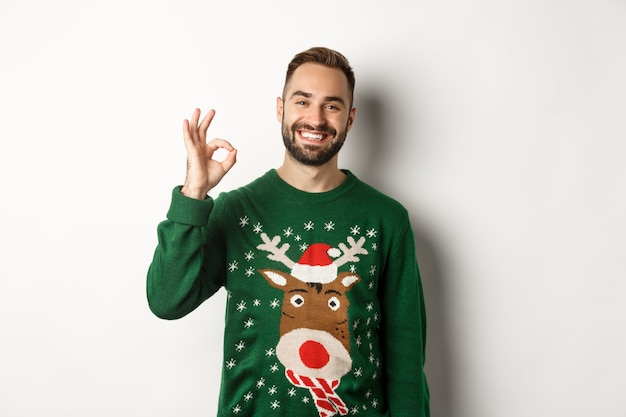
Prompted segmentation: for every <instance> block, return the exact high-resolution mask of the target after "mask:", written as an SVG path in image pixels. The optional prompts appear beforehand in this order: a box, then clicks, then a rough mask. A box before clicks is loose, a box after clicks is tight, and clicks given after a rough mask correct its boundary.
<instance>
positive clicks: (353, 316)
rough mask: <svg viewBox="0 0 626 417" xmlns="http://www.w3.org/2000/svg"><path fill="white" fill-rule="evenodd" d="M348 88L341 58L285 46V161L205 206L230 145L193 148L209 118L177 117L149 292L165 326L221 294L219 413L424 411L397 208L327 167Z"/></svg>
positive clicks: (419, 312) (417, 302) (229, 161)
mask: <svg viewBox="0 0 626 417" xmlns="http://www.w3.org/2000/svg"><path fill="white" fill-rule="evenodd" d="M353 91H354V74H353V71H352V69H351V67H350V65H349V63H348V61H347V60H346V58H345V57H344V56H343V55H341V54H339V53H338V52H336V51H333V50H330V49H326V48H312V49H309V50H307V51H304V52H302V53H299V54H297V55H296V56H295V57H294V59H293V60H292V61H291V63H290V64H289V66H288V70H287V76H286V80H285V86H284V89H283V93H282V97H279V98H277V102H276V115H277V118H278V121H279V122H280V123H281V126H282V135H283V141H284V144H285V148H286V150H285V157H284V162H283V164H282V165H281V166H280V167H279V168H278V169H275V170H274V169H272V170H270V171H268V172H267V173H265V174H264V175H263V176H261V177H260V178H258V179H257V180H255V181H253V182H252V183H250V184H248V185H246V186H244V187H241V188H239V189H237V190H234V191H230V192H227V193H223V194H221V195H220V196H219V197H218V198H216V199H215V200H214V199H212V198H211V197H208V196H207V194H208V193H209V192H210V190H211V189H212V188H213V187H215V185H216V184H217V183H219V181H220V180H221V179H222V178H223V176H224V175H225V174H226V173H227V172H228V171H229V170H230V169H231V168H232V166H233V165H234V164H235V159H236V153H237V151H236V149H235V148H234V147H233V146H232V145H231V144H230V143H228V142H227V141H224V140H220V139H213V140H211V141H209V142H208V143H207V142H206V132H207V129H208V127H209V125H210V123H211V120H212V119H213V116H214V114H215V112H214V111H210V112H209V113H208V114H207V115H206V116H205V117H204V118H203V119H202V121H200V110H198V109H196V110H195V111H194V113H193V115H192V117H191V120H190V121H188V120H185V121H184V123H183V134H184V141H185V146H186V148H187V155H188V159H187V176H186V179H185V183H184V185H183V186H182V187H177V188H176V189H174V191H173V194H172V202H171V206H170V209H169V211H168V215H167V220H166V221H164V222H163V223H161V224H160V225H159V227H158V238H159V243H158V246H157V249H156V251H155V255H154V260H153V262H152V264H151V266H150V269H149V272H148V280H147V293H148V300H149V304H150V308H151V309H152V311H153V312H154V313H155V314H156V315H157V316H159V317H161V318H165V319H177V318H180V317H183V316H184V315H186V314H188V313H189V312H191V311H192V310H194V309H195V308H196V307H197V306H199V305H200V304H201V303H202V302H203V301H205V300H206V299H207V298H208V297H210V296H211V295H212V294H214V293H215V292H216V291H217V290H218V289H219V288H221V287H222V286H223V287H225V289H226V291H227V294H228V302H227V307H226V320H225V332H224V347H223V349H224V363H223V370H222V386H221V392H220V399H219V411H218V416H220V417H224V416H255V417H263V416H290V417H308V416H311V417H313V416H315V417H317V416H319V417H327V416H334V415H342V416H343V415H358V416H391V417H420V416H428V415H429V397H428V387H427V383H426V378H425V376H424V371H423V365H424V350H425V334H426V320H425V313H424V303H423V296H422V287H421V281H420V277H419V272H418V268H417V262H416V259H415V249H414V242H413V233H412V229H411V225H410V223H409V217H408V214H407V212H406V210H405V209H404V208H403V207H402V206H401V205H400V204H399V203H398V202H396V201H394V200H392V199H391V198H389V197H387V196H385V195H383V194H381V193H380V192H378V191H376V190H374V189H373V188H371V187H369V186H368V185H366V184H364V183H363V182H361V181H360V180H358V179H357V178H356V177H355V176H354V175H353V174H352V173H351V172H350V171H347V170H340V169H339V167H338V160H337V158H338V152H339V150H340V149H341V146H342V145H343V143H344V141H345V139H346V135H347V133H348V132H349V131H350V129H351V127H352V125H353V123H354V119H355V114H356V109H355V108H354V107H353ZM220 148H221V149H225V150H226V151H227V156H226V157H225V159H224V160H222V161H216V160H214V159H212V156H213V154H214V152H215V151H216V150H218V149H220Z"/></svg>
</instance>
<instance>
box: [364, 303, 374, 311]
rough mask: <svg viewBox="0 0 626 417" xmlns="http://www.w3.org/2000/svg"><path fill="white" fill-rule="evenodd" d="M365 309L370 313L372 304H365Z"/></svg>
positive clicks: (372, 307)
mask: <svg viewBox="0 0 626 417" xmlns="http://www.w3.org/2000/svg"><path fill="white" fill-rule="evenodd" d="M365 308H366V309H367V311H372V310H373V309H374V303H367V306H366V307H365Z"/></svg>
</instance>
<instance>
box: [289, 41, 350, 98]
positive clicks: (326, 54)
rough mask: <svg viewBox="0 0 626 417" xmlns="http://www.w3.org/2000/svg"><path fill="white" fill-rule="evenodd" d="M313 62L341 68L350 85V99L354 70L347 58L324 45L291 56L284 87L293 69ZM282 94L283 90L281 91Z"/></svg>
mask: <svg viewBox="0 0 626 417" xmlns="http://www.w3.org/2000/svg"><path fill="white" fill-rule="evenodd" d="M306 63H313V64H320V65H324V66H326V67H329V68H337V69H339V70H341V71H342V72H343V73H344V74H345V76H346V78H347V79H348V85H349V86H350V101H352V99H353V96H354V83H355V79H354V71H352V67H351V66H350V63H349V62H348V59H347V58H346V57H345V56H343V55H342V54H340V53H339V52H337V51H334V50H332V49H328V48H324V47H320V46H318V47H314V48H310V49H307V50H306V51H303V52H300V53H299V54H296V56H294V57H293V59H292V60H291V62H290V63H289V65H288V66H287V75H286V77H285V87H287V84H289V80H290V79H291V76H292V75H293V73H294V71H295V70H296V69H297V68H298V67H299V66H300V65H302V64H306ZM283 94H284V91H283Z"/></svg>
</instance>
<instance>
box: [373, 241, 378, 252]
mask: <svg viewBox="0 0 626 417" xmlns="http://www.w3.org/2000/svg"><path fill="white" fill-rule="evenodd" d="M372 250H375V251H376V250H378V244H377V243H375V242H374V243H372Z"/></svg>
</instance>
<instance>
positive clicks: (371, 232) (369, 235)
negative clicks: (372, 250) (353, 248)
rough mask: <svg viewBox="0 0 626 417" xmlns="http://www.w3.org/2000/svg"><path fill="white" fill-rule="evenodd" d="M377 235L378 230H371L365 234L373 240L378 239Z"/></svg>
mask: <svg viewBox="0 0 626 417" xmlns="http://www.w3.org/2000/svg"><path fill="white" fill-rule="evenodd" d="M376 233H377V232H376V230H374V229H370V230H368V231H367V232H366V233H365V235H366V236H367V237H369V238H373V237H376Z"/></svg>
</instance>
